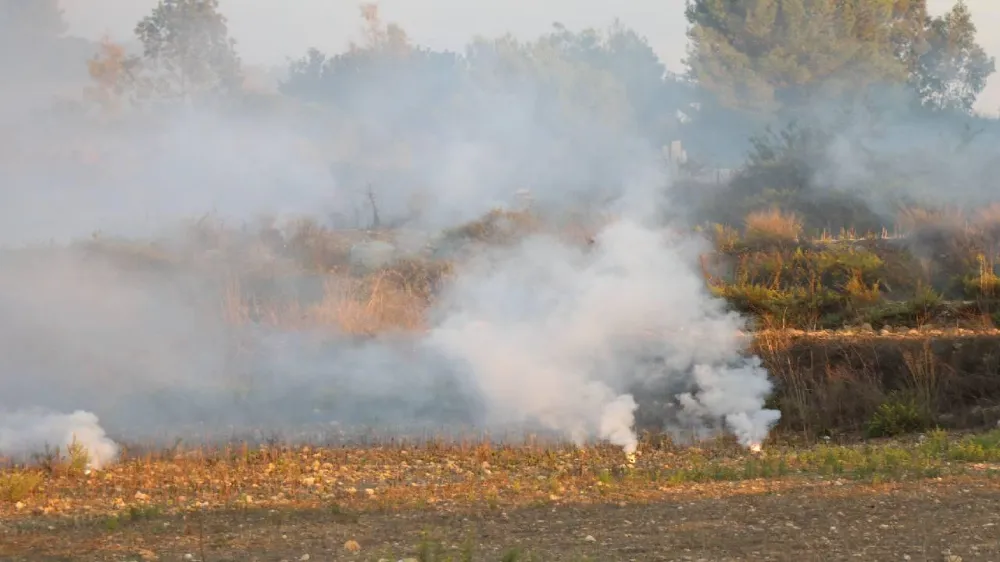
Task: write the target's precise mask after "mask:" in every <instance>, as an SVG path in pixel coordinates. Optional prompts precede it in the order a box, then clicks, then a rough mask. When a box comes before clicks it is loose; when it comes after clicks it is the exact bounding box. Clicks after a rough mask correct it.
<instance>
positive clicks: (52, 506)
mask: <svg viewBox="0 0 1000 562" xmlns="http://www.w3.org/2000/svg"><path fill="white" fill-rule="evenodd" d="M640 451H641V454H640V456H639V460H638V462H636V463H635V464H634V465H629V464H628V463H627V462H626V461H625V459H623V458H622V457H623V455H622V453H621V451H620V450H617V449H615V448H613V447H596V448H584V449H577V448H573V447H563V448H559V447H549V448H543V447H532V446H528V445H525V446H519V447H498V446H492V445H488V444H484V443H480V444H465V445H459V444H448V445H445V444H437V445H435V444H425V445H422V446H420V447H407V446H405V445H403V444H396V445H393V446H391V447H373V448H367V449H350V448H339V449H310V448H308V447H301V448H274V449H266V448H265V449H251V448H240V447H234V448H229V449H224V450H215V451H208V450H194V451H168V452H164V453H161V454H158V455H151V454H148V455H144V456H139V455H135V456H133V457H131V458H127V459H124V460H123V462H120V463H118V464H116V465H114V466H111V467H107V468H106V469H105V470H102V471H89V470H87V469H86V468H85V466H81V465H80V463H78V462H76V463H74V462H73V459H68V460H63V461H49V462H46V463H43V464H42V465H41V466H38V467H34V468H29V469H24V468H21V469H15V468H8V469H4V470H0V560H11V561H22V560H23V561H27V560H117V561H125V560H135V561H139V560H145V561H153V560H162V561H168V560H176V561H182V560H186V561H206V562H207V561H213V562H214V561H236V560H260V561H270V560H273V561H275V562H277V561H280V560H287V561H289V562H293V561H295V560H299V561H304V560H373V561H377V560H388V561H393V562H395V561H398V560H406V559H414V560H424V561H430V560H436V561H443V560H454V561H464V560H503V561H518V560H521V561H527V560H539V561H544V560H557V561H558V560H569V561H578V560H594V561H596V560H635V561H645V560H790V561H800V560H802V561H810V560H947V561H951V562H954V561H957V560H963V561H972V560H984V561H986V560H1000V509H997V506H998V505H1000V477H998V476H1000V464H997V463H998V462H1000V432H997V431H994V432H989V433H984V434H972V435H949V434H946V433H944V432H934V433H931V434H927V435H924V436H921V437H919V438H917V437H914V438H912V439H907V440H904V441H898V440H896V441H884V442H878V443H876V442H868V443H843V444H836V443H824V444H821V445H816V446H801V445H800V446H791V445H787V446H780V445H777V444H771V445H769V447H768V448H767V449H765V451H764V453H763V454H761V455H753V454H749V453H747V452H746V451H745V450H742V449H740V448H739V447H737V446H735V445H734V444H733V443H731V442H729V441H725V440H723V441H719V442H716V443H713V444H710V445H709V446H705V447H702V448H679V447H675V446H673V445H670V444H664V443H656V442H653V441H647V442H644V443H643V444H642V448H641V449H640Z"/></svg>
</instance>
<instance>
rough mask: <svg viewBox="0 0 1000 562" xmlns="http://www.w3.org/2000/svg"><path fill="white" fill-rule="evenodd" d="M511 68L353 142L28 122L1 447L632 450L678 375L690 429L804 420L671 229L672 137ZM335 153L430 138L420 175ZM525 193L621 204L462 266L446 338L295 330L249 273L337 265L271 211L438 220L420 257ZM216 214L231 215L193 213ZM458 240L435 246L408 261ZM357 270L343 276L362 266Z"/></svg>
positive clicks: (8, 314)
mask: <svg viewBox="0 0 1000 562" xmlns="http://www.w3.org/2000/svg"><path fill="white" fill-rule="evenodd" d="M498 72H499V71H498ZM498 76H501V78H497V77H496V76H494V77H493V79H491V80H486V81H484V82H481V83H476V84H472V85H466V86H464V87H466V88H467V89H466V90H463V92H464V93H465V94H466V95H467V97H466V98H464V99H466V100H467V105H465V106H463V110H462V111H455V112H453V113H444V114H442V113H438V114H436V115H435V119H434V120H433V126H425V125H423V124H422V123H423V122H422V121H421V120H419V119H415V118H414V115H413V114H414V112H417V113H419V111H420V110H419V109H412V107H420V106H419V103H416V102H414V103H412V104H411V106H412V107H411V109H410V114H408V115H406V116H404V117H400V116H399V115H398V113H396V114H393V112H392V111H389V110H390V109H393V108H394V109H395V110H397V111H398V109H399V107H400V105H399V100H398V99H397V100H394V102H393V103H394V104H395V105H393V107H392V108H390V107H381V106H380V107H368V108H367V111H366V112H365V113H364V114H363V115H361V116H355V117H356V119H355V120H353V121H347V120H343V118H342V117H337V118H334V117H330V119H332V120H333V121H332V122H331V123H330V125H331V129H337V130H340V128H343V129H348V127H354V129H350V138H349V140H350V141H351V142H353V143H355V144H354V145H353V146H346V147H345V146H343V145H342V144H338V143H343V142H344V138H345V137H346V136H347V134H346V133H345V135H344V136H341V137H336V136H335V137H334V138H324V139H323V140H322V142H316V137H315V134H316V130H317V129H322V128H323V126H322V125H320V124H319V122H318V121H317V120H316V119H314V118H313V116H311V115H310V114H308V112H306V113H304V114H296V113H295V112H294V111H293V112H288V113H283V112H282V111H276V110H273V108H271V109H261V110H260V111H259V113H255V112H254V110H252V109H249V108H248V107H249V106H248V107H241V108H239V109H238V110H232V109H227V110H222V109H218V108H215V109H212V108H206V107H202V108H197V109H186V110H183V111H180V112H176V111H173V110H171V111H167V110H163V111H162V112H159V113H155V112H154V114H153V115H149V114H146V115H138V114H137V115H134V116H131V117H128V118H125V119H123V120H118V121H114V120H111V121H105V120H100V119H93V118H92V117H90V116H79V115H73V116H63V117H59V116H50V117H49V118H48V119H47V120H46V121H45V122H44V123H43V122H37V121H31V122H26V121H24V120H14V119H13V118H10V121H9V123H8V124H10V125H12V126H13V125H16V126H17V128H16V134H20V135H21V136H22V142H21V143H20V144H19V146H20V149H21V153H20V156H18V157H13V158H11V159H10V161H9V163H8V164H9V165H7V166H5V167H4V168H3V172H2V180H3V187H2V191H0V242H2V243H3V245H4V246H5V249H4V251H3V253H2V255H0V454H3V455H13V456H23V455H28V454H30V453H33V452H38V451H40V450H41V449H42V448H43V447H44V445H46V444H48V445H51V446H61V447H65V446H66V445H68V444H69V442H70V441H71V440H72V439H74V437H75V439H76V440H77V441H78V442H79V443H80V444H82V445H84V446H85V447H86V448H87V449H88V451H89V452H90V454H91V462H92V465H93V466H97V467H99V466H102V465H105V464H107V463H108V462H111V461H112V460H113V458H114V456H115V455H116V453H117V446H116V445H115V443H114V442H112V441H110V440H109V439H108V437H106V436H105V434H104V429H106V430H107V432H108V434H109V435H110V436H111V437H113V438H115V439H117V440H140V441H141V440H143V439H158V440H160V441H161V442H169V441H170V440H171V439H173V438H184V439H189V440H195V441H197V440H200V439H220V438H222V439H224V438H226V437H229V436H246V435H251V436H253V435H256V436H258V437H262V436H266V435H268V434H270V433H272V432H278V433H282V434H284V435H285V436H288V437H296V436H298V437H302V438H311V437H314V436H317V435H324V434H330V433H336V432H338V431H341V432H350V431H353V430H354V429H353V428H357V427H366V428H373V429H375V430H378V431H382V432H389V433H392V432H393V431H396V430H394V429H393V428H398V427H406V428H408V431H409V432H410V433H413V432H416V431H420V430H421V428H427V431H440V430H444V431H448V430H449V429H455V430H460V429H462V428H470V429H476V430H488V431H493V432H501V433H502V432H503V431H520V430H525V429H528V430H538V431H543V432H547V433H551V434H553V435H555V436H557V437H561V438H566V439H572V440H574V441H577V442H580V443H583V442H585V441H588V440H592V439H602V440H608V441H610V442H612V443H614V444H617V445H620V446H622V447H623V448H624V449H625V450H626V451H628V452H632V451H634V450H635V448H636V445H637V436H636V431H635V427H634V424H635V419H634V418H635V411H636V409H637V407H638V404H639V403H641V402H642V399H643V394H642V393H644V392H654V389H657V390H655V391H656V392H661V391H663V389H666V392H667V395H666V398H667V399H668V400H669V401H670V403H671V405H670V406H669V407H668V409H670V410H671V412H670V415H669V416H667V419H669V420H670V425H669V426H668V427H666V428H665V429H669V430H675V431H678V432H683V431H688V430H691V429H698V428H712V427H715V426H717V425H718V421H719V420H720V419H721V420H724V422H725V424H726V426H727V428H728V429H729V430H730V431H732V432H735V433H736V435H737V436H738V437H739V439H740V441H741V442H742V443H743V444H745V445H751V444H754V443H757V442H759V441H761V440H762V439H763V438H764V437H766V435H767V432H768V430H769V429H770V427H771V426H772V425H773V424H774V423H775V422H776V421H777V417H778V414H777V412H774V411H770V410H766V409H764V408H763V402H764V399H765V397H766V395H767V394H768V392H769V390H770V383H769V382H768V380H767V373H766V372H765V371H764V370H762V369H761V368H760V367H759V362H757V361H755V360H754V359H753V358H752V357H745V355H744V351H745V344H746V342H745V341H744V339H743V336H742V333H741V332H740V330H741V329H742V328H743V322H742V320H741V319H740V318H739V317H737V316H735V315H734V314H732V313H730V312H727V311H726V310H725V307H724V303H723V302H722V301H721V300H718V299H715V298H713V297H711V296H710V295H709V294H708V292H707V290H706V288H705V286H704V282H703V279H702V278H701V277H700V275H699V274H698V273H697V270H696V264H697V250H698V248H699V246H698V244H699V242H698V241H697V240H695V239H693V238H691V237H689V236H682V235H679V234H678V233H677V232H673V231H669V230H667V229H666V228H665V227H666V226H669V225H663V224H658V223H657V220H656V218H657V217H658V216H659V213H658V209H659V208H660V207H661V206H662V205H663V204H664V201H667V202H669V199H670V198H669V193H670V187H669V186H670V179H669V178H668V177H667V176H666V171H665V164H664V162H663V161H662V159H661V157H660V155H659V149H658V147H656V146H654V145H652V144H651V143H650V141H649V140H648V139H646V138H643V137H642V136H641V135H639V134H638V133H637V132H636V130H635V127H634V126H633V125H631V124H629V123H628V122H627V120H625V121H623V120H622V119H621V118H620V117H621V116H620V115H618V114H616V111H617V110H616V109H615V105H614V103H613V100H615V99H619V98H620V97H621V95H622V92H621V91H620V90H617V89H614V88H612V89H610V90H608V91H605V92H602V93H600V95H603V96H605V98H604V100H605V102H607V100H608V99H611V100H612V102H608V103H609V107H610V109H608V111H596V112H595V111H593V102H594V100H593V99H590V98H588V95H589V94H588V92H581V91H576V90H574V91H570V92H567V91H560V92H558V94H557V97H558V96H565V95H567V94H568V93H573V94H574V95H578V96H582V98H583V99H581V100H577V101H576V103H571V104H570V105H569V108H568V110H567V111H565V112H550V113H545V117H546V118H545V119H539V118H538V116H539V111H540V110H539V107H540V106H543V107H544V104H543V101H544V100H542V98H543V97H544V95H552V94H551V93H545V92H541V91H540V90H538V89H534V88H525V87H524V86H523V82H522V81H521V79H520V78H519V77H517V76H514V77H512V78H510V79H509V80H508V81H505V79H503V78H502V75H499V74H498ZM489 88H493V90H490V89H489ZM374 91H375V90H372V92H374ZM394 94H396V95H397V96H398V97H405V96H406V95H407V93H406V91H404V89H402V88H400V89H396V90H394ZM616 96H617V97H616ZM540 100H542V101H540ZM550 101H551V100H550ZM277 103H279V104H280V102H277ZM386 103H388V102H386ZM382 113H385V114H388V115H396V118H395V120H389V121H386V120H380V114H382ZM279 116H281V117H280V118H279ZM336 119H341V120H340V121H337V120H336ZM390 121H391V122H390ZM397 135H404V136H405V138H406V142H405V143H402V144H404V145H406V146H404V147H402V148H401V147H400V146H397V145H396V144H393V143H392V142H391V139H392V138H394V137H395V136H397ZM56 141H58V142H56ZM311 143H312V146H316V145H317V144H318V145H322V146H325V147H326V148H327V149H329V150H332V151H333V152H334V153H337V154H338V156H340V157H341V160H345V159H348V158H350V157H354V158H357V159H359V160H361V159H365V158H371V157H373V156H374V157H383V158H385V159H389V156H386V155H387V154H389V155H394V156H395V155H396V152H394V151H397V150H403V149H405V150H404V152H406V155H405V156H404V157H401V159H402V160H403V161H405V164H404V165H402V166H397V167H395V168H392V169H391V170H389V171H386V170H385V169H384V168H382V167H379V166H378V165H376V164H373V165H371V166H368V167H364V166H356V165H355V166H349V165H340V166H337V165H334V166H333V167H332V171H331V168H330V167H329V166H328V165H327V163H326V161H325V160H323V159H322V158H316V154H315V152H310V150H309V149H307V148H305V147H307V146H309V145H310V144H311ZM324 143H326V144H325V145H324ZM330 147H333V148H330ZM338 150H339V151H340V152H338ZM344 154H346V155H347V156H344ZM376 159H377V158H376ZM88 162H89V163H88ZM94 162H96V165H95V164H94ZM359 170H360V171H359ZM368 182H371V183H372V184H373V187H372V188H370V189H366V187H367V185H366V184H367V183H368ZM523 188H527V189H529V190H530V192H531V194H532V196H533V198H534V200H535V205H536V209H537V212H538V213H539V215H540V216H541V217H542V218H543V219H549V218H558V217H560V216H563V215H566V214H570V213H576V212H581V211H586V212H588V213H591V214H599V213H604V212H614V213H615V215H616V218H615V220H611V221H610V222H609V223H608V224H607V225H605V226H604V227H603V228H601V229H599V231H598V233H597V235H596V236H595V237H594V243H593V245H592V246H589V245H587V244H574V243H571V242H568V241H566V240H565V239H563V238H560V237H557V236H555V235H553V234H551V233H542V234H537V235H532V236H527V237H526V238H525V239H523V240H521V241H519V242H517V243H514V244H513V245H506V246H504V245H501V246H487V247H482V248H479V249H478V250H476V251H474V252H472V253H471V256H472V257H460V256H457V255H456V256H453V257H452V259H453V260H454V264H453V266H454V276H452V277H447V278H445V280H444V281H443V282H442V285H441V287H439V288H438V290H437V291H436V293H435V297H434V299H433V301H432V303H431V305H430V307H429V308H428V309H427V310H426V311H425V312H424V317H423V318H422V324H423V326H422V327H423V329H422V330H411V331H409V332H406V333H380V334H378V335H370V336H364V337H358V336H357V335H352V334H347V333H339V332H337V331H336V330H332V329H330V328H329V327H326V328H317V327H316V326H310V325H299V326H288V325H286V324H284V323H282V322H269V321H267V318H266V314H264V313H261V314H257V313H251V312H252V311H251V312H248V310H249V309H250V308H252V306H253V305H254V304H255V303H256V302H257V301H256V300H255V299H256V298H258V297H260V296H261V294H263V292H266V291H263V292H262V293H260V294H254V295H249V296H248V295H246V294H244V293H243V292H242V291H244V290H245V285H246V284H247V283H246V279H236V280H235V281H234V278H235V277H240V276H241V275H242V276H244V277H253V278H255V279H264V280H265V281H266V283H265V284H269V286H270V287H271V289H269V290H271V291H272V292H278V293H280V292H281V287H283V286H285V285H295V284H296V283H299V282H308V281H310V279H309V278H308V276H305V275H299V278H297V279H296V278H294V277H296V276H295V275H287V274H286V273H287V272H284V271H281V269H282V267H283V266H284V265H287V261H288V259H289V258H288V256H287V255H285V254H283V253H282V252H283V251H284V250H283V248H284V246H285V244H286V243H287V239H286V240H285V241H282V242H280V243H278V244H276V245H275V244H271V245H268V244H267V243H265V242H263V241H262V240H261V239H259V237H258V236H257V235H256V234H255V233H254V232H253V231H252V228H254V227H253V226H252V225H253V224H254V221H256V220H257V219H258V218H260V217H261V216H262V215H279V216H284V215H307V216H310V217H312V218H314V219H315V220H316V221H317V222H318V223H319V224H321V225H326V226H341V227H343V226H345V225H346V226H353V227H355V229H357V228H358V227H364V226H367V223H369V216H370V215H373V214H374V213H375V212H378V213H379V220H380V221H382V226H383V227H384V226H385V225H386V224H394V225H401V226H405V227H406V228H408V229H411V230H412V231H413V233H412V234H409V235H407V234H405V233H404V234H399V235H398V236H399V237H401V238H402V239H401V240H400V241H399V242H398V244H397V246H399V247H401V248H402V247H404V246H405V245H406V244H405V239H406V238H407V237H409V239H411V240H412V239H420V240H424V239H425V238H426V239H428V240H432V241H434V240H440V239H441V231H442V230H443V229H446V228H450V227H455V226H458V225H459V224H461V223H464V222H467V221H469V220H474V219H476V218H478V217H480V216H481V215H482V214H483V213H485V212H487V211H489V210H490V209H491V208H492V207H494V206H496V205H504V204H506V205H508V206H510V205H513V204H514V202H513V199H514V195H515V193H516V192H517V190H519V189H523ZM359 209H360V210H359ZM672 213H673V214H676V213H678V209H676V208H675V209H672ZM205 214H212V215H213V216H214V217H216V218H219V219H223V220H225V221H227V224H228V225H231V228H228V227H227V228H221V229H218V230H215V231H211V232H203V231H199V230H198V229H197V228H191V227H189V224H190V221H192V220H195V219H197V218H198V217H200V216H203V215H205ZM359 217H362V218H359ZM347 223H350V224H347ZM185 225H188V226H185ZM248 225H250V226H248ZM279 226H285V225H282V224H281V223H280V221H279ZM289 228H291V227H289ZM199 232H201V235H199V234H198V233H199ZM199 236H201V237H199ZM123 237H130V238H131V239H132V240H131V241H126V240H124V239H123ZM50 242H54V244H50ZM433 245H434V244H433V243H432V246H433ZM441 248H442V246H437V247H432V248H425V247H423V245H422V243H421V244H411V248H410V249H409V250H408V254H409V255H407V256H405V257H407V258H409V259H427V258H428V256H430V255H432V254H433V253H434V252H435V251H441ZM434 255H436V254H434ZM337 275H340V274H339V273H336V274H335V273H334V272H330V273H328V274H327V275H326V276H327V277H328V279H326V280H325V282H326V285H327V288H328V290H329V287H331V286H336V284H337V283H346V282H347V281H344V280H343V279H339V278H338V277H337ZM368 304H369V305H371V302H369V303H368ZM337 312H338V313H343V310H339V309H338V310H337ZM234 316H236V317H235V318H234ZM102 427H103V428H104V429H102Z"/></svg>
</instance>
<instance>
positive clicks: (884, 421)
mask: <svg viewBox="0 0 1000 562" xmlns="http://www.w3.org/2000/svg"><path fill="white" fill-rule="evenodd" d="M929 425H930V413H929V412H928V411H927V409H926V408H925V407H924V406H923V405H921V403H920V402H919V401H918V400H917V399H916V397H915V396H912V395H903V394H899V393H895V394H892V395H890V396H889V397H888V398H887V399H886V400H885V401H884V402H882V404H880V405H879V407H878V409H876V410H875V413H874V414H872V417H871V419H870V420H868V423H867V424H865V435H867V436H868V437H895V436H897V435H903V434H906V433H913V432H916V431H922V430H924V429H926V428H927V427H928V426H929Z"/></svg>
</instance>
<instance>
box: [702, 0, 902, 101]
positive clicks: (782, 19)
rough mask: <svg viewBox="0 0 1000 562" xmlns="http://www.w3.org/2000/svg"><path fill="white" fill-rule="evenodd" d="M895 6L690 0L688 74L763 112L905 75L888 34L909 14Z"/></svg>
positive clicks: (885, 1) (884, 1) (814, 0)
mask: <svg viewBox="0 0 1000 562" xmlns="http://www.w3.org/2000/svg"><path fill="white" fill-rule="evenodd" d="M896 4H897V2H895V1H894V0H875V1H867V2H865V3H864V4H863V5H861V4H859V3H857V2H853V1H851V2H831V1H829V0H694V1H693V2H690V3H689V4H688V9H687V14H686V15H687V19H688V21H689V22H690V24H691V29H690V32H689V37H690V39H691V55H690V58H689V60H688V63H689V65H690V71H691V75H692V77H693V78H694V79H695V80H697V81H698V82H699V83H700V84H701V85H702V86H704V87H705V88H707V89H708V90H709V91H711V92H713V93H714V94H715V95H716V96H718V97H719V98H720V99H721V100H723V102H724V103H726V104H727V105H729V106H733V107H743V108H746V109H750V110H753V111H764V112H775V111H778V110H780V109H782V108H783V107H786V106H796V105H798V104H800V103H802V102H803V101H804V100H806V99H809V98H811V97H814V96H815V95H817V94H823V95H825V96H829V95H837V96H838V97H840V96H844V95H847V94H850V93H860V92H862V91H863V90H864V88H863V86H864V85H865V84H870V83H879V82H883V81H886V80H890V81H892V80H895V81H899V80H905V79H906V76H907V68H906V66H905V65H904V64H903V63H902V62H901V61H900V60H898V58H897V57H896V53H895V52H894V45H893V42H892V41H891V38H892V34H893V33H894V32H896V31H898V30H900V29H902V27H903V26H902V23H903V22H905V21H906V19H907V17H908V16H909V14H907V13H905V11H902V12H901V11H900V10H899V9H898V7H897V6H896Z"/></svg>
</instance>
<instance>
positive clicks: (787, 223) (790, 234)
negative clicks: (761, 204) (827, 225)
mask: <svg viewBox="0 0 1000 562" xmlns="http://www.w3.org/2000/svg"><path fill="white" fill-rule="evenodd" d="M744 222H745V230H744V236H745V238H746V240H747V242H750V243H754V244H794V243H796V242H798V241H799V236H801V234H802V228H803V226H802V225H803V223H802V219H801V218H800V217H799V216H798V215H796V214H795V213H790V212H785V211H782V210H781V209H778V208H772V209H769V210H766V211H753V212H751V213H750V214H748V215H747V216H746V219H745V220H744Z"/></svg>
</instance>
